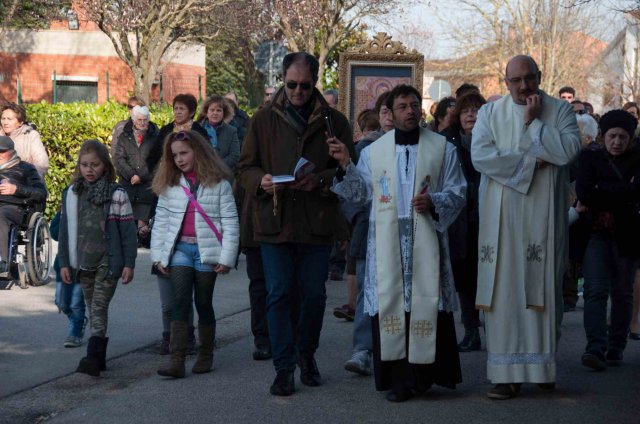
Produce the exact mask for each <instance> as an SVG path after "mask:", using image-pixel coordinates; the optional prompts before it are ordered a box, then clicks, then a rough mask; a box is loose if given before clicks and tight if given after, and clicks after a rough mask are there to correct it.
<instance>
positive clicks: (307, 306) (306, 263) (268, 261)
mask: <svg viewBox="0 0 640 424" xmlns="http://www.w3.org/2000/svg"><path fill="white" fill-rule="evenodd" d="M260 251H261V253H262V262H263V267H264V275H265V280H266V285H267V322H268V325H269V341H270V342H271V352H272V354H273V364H274V366H275V368H276V371H281V370H288V371H293V370H295V367H296V347H297V351H298V353H300V354H314V353H315V351H316V349H317V348H318V343H319V339H320V330H322V320H323V317H324V309H325V306H326V303H327V294H326V289H325V282H326V280H327V274H328V268H329V255H330V253H331V246H320V245H312V244H301V243H283V244H272V243H262V244H261V245H260ZM295 281H297V282H298V284H299V291H300V318H299V320H298V329H297V332H298V338H297V346H296V342H295V341H294V335H293V330H292V322H291V317H290V306H289V302H290V301H292V299H290V298H289V292H290V290H291V286H292V284H294V282H295ZM295 301H297V300H295ZM293 324H294V325H295V323H293Z"/></svg>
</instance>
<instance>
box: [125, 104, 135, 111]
mask: <svg viewBox="0 0 640 424" xmlns="http://www.w3.org/2000/svg"><path fill="white" fill-rule="evenodd" d="M136 106H137V105H127V109H129V110H131V109H133V108H134V107H136Z"/></svg>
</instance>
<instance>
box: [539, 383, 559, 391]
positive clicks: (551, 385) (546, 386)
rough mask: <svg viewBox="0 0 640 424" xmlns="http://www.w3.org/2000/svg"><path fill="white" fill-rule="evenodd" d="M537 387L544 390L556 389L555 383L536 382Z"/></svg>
mask: <svg viewBox="0 0 640 424" xmlns="http://www.w3.org/2000/svg"><path fill="white" fill-rule="evenodd" d="M538 387H539V388H540V389H541V390H542V391H544V392H553V391H554V390H555V389H556V383H538Z"/></svg>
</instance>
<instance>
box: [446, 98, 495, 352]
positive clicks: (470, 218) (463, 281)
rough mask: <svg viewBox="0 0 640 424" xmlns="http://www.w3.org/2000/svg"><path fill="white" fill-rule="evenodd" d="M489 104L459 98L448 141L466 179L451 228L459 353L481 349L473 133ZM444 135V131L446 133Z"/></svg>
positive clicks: (450, 237)
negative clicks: (461, 333)
mask: <svg viewBox="0 0 640 424" xmlns="http://www.w3.org/2000/svg"><path fill="white" fill-rule="evenodd" d="M485 103H486V100H485V99H484V97H482V96H481V95H480V93H477V92H470V93H468V94H465V95H463V96H462V97H460V98H458V99H457V100H456V106H455V109H454V110H453V114H452V117H451V125H450V126H449V128H448V130H447V131H446V132H447V134H448V136H447V140H448V141H449V142H450V143H452V144H453V145H454V146H456V153H457V154H458V160H459V161H460V164H461V165H462V172H464V176H465V178H466V179H467V196H466V198H467V203H466V205H465V207H464V209H462V211H461V212H460V215H458V218H457V219H456V220H455V221H454V222H453V224H451V226H450V227H449V251H450V254H451V268H452V270H453V278H454V280H455V282H456V291H457V292H458V297H459V298H460V310H461V313H462V324H463V325H464V338H463V339H462V341H461V342H460V343H459V344H458V350H459V351H460V352H470V351H474V350H480V345H481V341H480V330H479V327H480V315H479V312H478V310H477V309H476V308H475V303H476V291H477V288H478V231H479V222H480V220H479V213H478V187H479V186H480V173H479V172H478V171H476V170H475V169H474V167H473V164H472V163H471V132H472V131H473V127H474V125H475V123H476V119H477V117H478V110H479V109H480V107H481V106H482V105H483V104H485ZM443 135H444V134H443Z"/></svg>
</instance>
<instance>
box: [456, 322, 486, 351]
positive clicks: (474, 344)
mask: <svg viewBox="0 0 640 424" xmlns="http://www.w3.org/2000/svg"><path fill="white" fill-rule="evenodd" d="M464 333H465V334H464V339H462V342H460V344H459V345H458V352H472V351H475V350H480V346H481V344H482V342H481V340H480V330H479V329H478V328H477V327H476V328H467V329H465V330H464ZM465 341H466V343H465Z"/></svg>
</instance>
